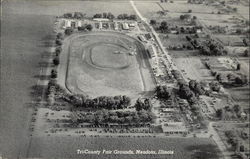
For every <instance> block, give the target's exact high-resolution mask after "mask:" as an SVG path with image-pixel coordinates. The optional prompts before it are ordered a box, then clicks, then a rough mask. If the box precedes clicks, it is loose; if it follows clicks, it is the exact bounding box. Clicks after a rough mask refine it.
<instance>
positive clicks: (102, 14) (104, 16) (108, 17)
mask: <svg viewBox="0 0 250 159" xmlns="http://www.w3.org/2000/svg"><path fill="white" fill-rule="evenodd" d="M93 18H107V19H114V18H115V16H114V15H113V14H112V13H110V12H109V13H106V12H104V13H97V14H95V15H94V16H93Z"/></svg>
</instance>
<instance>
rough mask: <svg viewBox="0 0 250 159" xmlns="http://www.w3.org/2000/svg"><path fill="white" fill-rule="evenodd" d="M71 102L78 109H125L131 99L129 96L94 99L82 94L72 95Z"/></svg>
mask: <svg viewBox="0 0 250 159" xmlns="http://www.w3.org/2000/svg"><path fill="white" fill-rule="evenodd" d="M69 102H70V103H71V104H73V105H74V106H76V107H83V108H94V109H109V110H116V109H124V108H127V107H128V106H129V105H130V104H131V103H130V102H131V99H130V98H129V97H127V96H114V97H111V96H100V97H97V98H94V99H91V98H89V97H88V96H84V95H82V94H76V95H71V96H70V97H69Z"/></svg>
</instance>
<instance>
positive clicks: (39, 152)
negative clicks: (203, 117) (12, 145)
mask: <svg viewBox="0 0 250 159" xmlns="http://www.w3.org/2000/svg"><path fill="white" fill-rule="evenodd" d="M31 148H32V149H31V151H30V154H29V156H30V157H37V156H40V157H43V158H48V157H49V158H53V157H54V156H56V157H59V158H60V157H61V158H76V159H77V158H91V159H97V158H103V159H110V158H112V159H153V158H157V159H165V158H172V159H182V158H187V159H193V158H195V157H197V156H199V155H202V158H203V159H217V158H219V157H218V156H219V155H220V154H219V152H218V149H217V148H216V146H215V144H214V142H213V141H212V140H210V139H197V138H186V139H185V138H153V137H151V138H148V137H140V138H139V137H135V138H134V137H133V138H132V137H131V138H129V137H123V138H116V137H112V138H110V137H109V138H94V137H92V138H83V137H72V136H71V137H63V138H62V137H52V136H50V137H48V138H46V139H41V138H39V137H34V138H33V140H32V143H31ZM77 149H81V150H85V149H88V150H101V151H102V150H132V151H136V150H142V151H146V150H157V151H158V150H159V149H162V150H166V151H169V150H170V151H171V150H173V151H174V154H173V155H122V154H120V155H115V154H111V155H105V154H100V155H85V154H77V152H76V151H77ZM184 156H185V157H184Z"/></svg>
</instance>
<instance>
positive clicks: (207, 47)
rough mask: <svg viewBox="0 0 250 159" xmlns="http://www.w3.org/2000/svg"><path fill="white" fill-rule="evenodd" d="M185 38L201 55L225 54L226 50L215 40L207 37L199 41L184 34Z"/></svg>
mask: <svg viewBox="0 0 250 159" xmlns="http://www.w3.org/2000/svg"><path fill="white" fill-rule="evenodd" d="M186 39H187V40H188V41H189V42H190V43H191V44H192V45H193V47H194V48H196V49H199V50H200V53H201V54H203V55H208V56H212V55H214V56H220V55H227V51H226V50H225V49H224V46H223V45H222V44H221V43H219V42H216V41H215V40H212V39H209V40H207V41H204V42H203V43H201V42H200V41H197V40H196V39H192V38H191V37H190V36H186Z"/></svg>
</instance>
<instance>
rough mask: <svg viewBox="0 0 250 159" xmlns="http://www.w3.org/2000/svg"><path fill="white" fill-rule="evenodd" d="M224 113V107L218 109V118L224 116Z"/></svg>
mask: <svg viewBox="0 0 250 159" xmlns="http://www.w3.org/2000/svg"><path fill="white" fill-rule="evenodd" d="M222 114H223V110H222V109H217V110H216V116H217V117H218V118H220V119H221V118H222Z"/></svg>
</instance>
